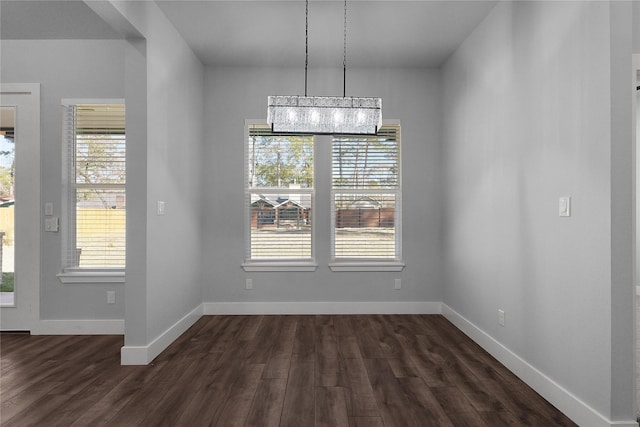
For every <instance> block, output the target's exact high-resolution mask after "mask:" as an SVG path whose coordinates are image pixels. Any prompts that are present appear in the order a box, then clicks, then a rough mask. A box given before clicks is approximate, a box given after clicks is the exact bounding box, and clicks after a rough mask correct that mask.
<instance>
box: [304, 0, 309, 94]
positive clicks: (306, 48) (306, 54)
mask: <svg viewBox="0 0 640 427" xmlns="http://www.w3.org/2000/svg"><path fill="white" fill-rule="evenodd" d="M308 69H309V0H306V4H305V11H304V96H305V97H306V96H307V70H308Z"/></svg>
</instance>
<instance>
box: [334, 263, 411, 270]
mask: <svg viewBox="0 0 640 427" xmlns="http://www.w3.org/2000/svg"><path fill="white" fill-rule="evenodd" d="M329 268H330V269H331V271H402V269H404V262H402V261H334V262H332V263H330V264H329Z"/></svg>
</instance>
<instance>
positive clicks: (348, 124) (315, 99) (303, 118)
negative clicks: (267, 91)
mask: <svg viewBox="0 0 640 427" xmlns="http://www.w3.org/2000/svg"><path fill="white" fill-rule="evenodd" d="M342 66H343V70H342V71H343V94H342V97H340V96H307V71H308V68H309V0H306V9H305V65H304V96H298V95H276V96H269V97H268V98H267V123H269V125H271V130H272V131H273V132H277V133H297V134H314V135H318V134H349V135H375V134H376V133H377V132H378V129H380V126H382V99H381V98H357V97H347V96H346V80H347V0H345V2H344V57H343V62H342Z"/></svg>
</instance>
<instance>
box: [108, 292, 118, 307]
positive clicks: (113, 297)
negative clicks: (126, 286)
mask: <svg viewBox="0 0 640 427" xmlns="http://www.w3.org/2000/svg"><path fill="white" fill-rule="evenodd" d="M115 303H116V291H107V304H115Z"/></svg>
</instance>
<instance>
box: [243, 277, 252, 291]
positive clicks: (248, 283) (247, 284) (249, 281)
mask: <svg viewBox="0 0 640 427" xmlns="http://www.w3.org/2000/svg"><path fill="white" fill-rule="evenodd" d="M244 288H245V289H253V279H247V280H246V281H245V282H244Z"/></svg>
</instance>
